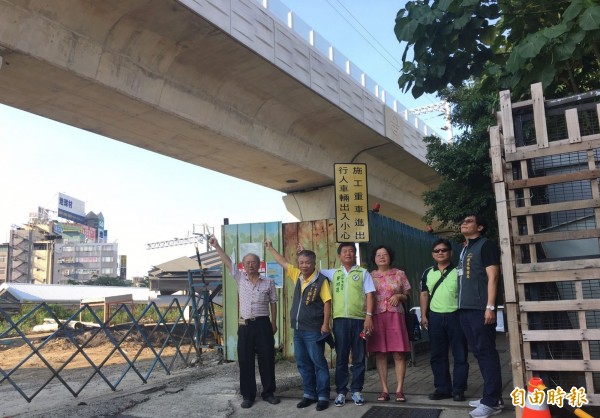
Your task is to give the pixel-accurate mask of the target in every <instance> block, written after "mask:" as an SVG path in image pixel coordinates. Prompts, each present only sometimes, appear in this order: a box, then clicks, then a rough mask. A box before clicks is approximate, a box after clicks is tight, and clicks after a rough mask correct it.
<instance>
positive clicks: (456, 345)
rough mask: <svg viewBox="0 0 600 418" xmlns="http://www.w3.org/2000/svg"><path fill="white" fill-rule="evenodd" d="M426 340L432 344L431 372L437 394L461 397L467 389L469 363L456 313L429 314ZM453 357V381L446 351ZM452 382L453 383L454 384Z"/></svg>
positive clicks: (431, 312)
mask: <svg viewBox="0 0 600 418" xmlns="http://www.w3.org/2000/svg"><path fill="white" fill-rule="evenodd" d="M428 319H429V330H428V331H429V340H430V342H431V361H430V362H431V371H432V372H433V385H434V386H435V391H436V392H437V393H444V394H456V393H462V392H464V391H465V389H466V388H467V379H468V377H469V363H468V362H467V354H468V350H467V339H466V338H465V334H464V333H463V330H462V328H461V326H460V321H459V319H458V312H451V313H437V312H433V311H429V318H428ZM449 348H450V349H452V356H453V357H454V369H453V374H454V379H452V377H451V376H450V362H449V361H448V349H449ZM453 380H454V382H453Z"/></svg>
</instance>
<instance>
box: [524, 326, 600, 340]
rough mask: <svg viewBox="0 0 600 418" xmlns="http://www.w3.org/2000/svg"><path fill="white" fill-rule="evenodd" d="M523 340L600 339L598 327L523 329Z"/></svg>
mask: <svg viewBox="0 0 600 418" xmlns="http://www.w3.org/2000/svg"><path fill="white" fill-rule="evenodd" d="M522 335H523V341H588V340H592V341H595V340H600V329H561V330H559V331H557V330H553V329H547V330H539V331H531V330H530V331H523V334H522Z"/></svg>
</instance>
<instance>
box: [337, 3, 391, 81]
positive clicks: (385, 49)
mask: <svg viewBox="0 0 600 418" xmlns="http://www.w3.org/2000/svg"><path fill="white" fill-rule="evenodd" d="M336 1H337V3H338V4H339V5H340V6H341V7H342V8H343V9H344V10H345V11H346V13H348V15H350V17H352V19H354V21H355V22H356V23H358V24H359V25H360V27H361V28H362V29H363V30H364V31H365V32H366V33H367V34H369V36H370V37H371V38H373V40H374V41H375V42H376V43H377V45H379V47H380V48H381V49H383V50H384V51H385V52H386V53H387V54H388V55H389V56H390V58H391V59H392V60H394V61H395V62H396V64H397V67H395V66H394V65H393V64H392V66H394V69H396V70H399V69H400V68H402V63H401V62H400V61H398V60H397V59H396V57H395V56H394V54H392V53H391V52H390V51H389V50H388V49H387V48H386V47H385V46H384V45H383V44H382V43H381V42H379V41H378V40H377V38H376V37H375V36H374V35H373V34H372V33H371V32H370V31H369V30H368V29H367V28H366V27H365V26H364V25H363V24H362V23H361V22H360V20H358V19H357V18H356V16H354V15H353V14H352V12H351V11H350V10H349V9H348V8H347V7H346V6H344V4H343V3H342V2H341V1H340V0H336ZM327 3H329V5H330V6H331V7H332V8H333V9H334V10H336V12H337V13H338V14H339V15H340V16H342V18H344V16H343V15H342V14H341V13H340V12H339V11H338V10H337V9H336V8H335V7H334V6H333V5H332V4H331V2H330V0H327ZM344 20H346V19H345V18H344ZM346 22H348V20H346ZM348 24H349V25H350V26H352V27H353V29H354V30H355V31H356V32H357V33H358V34H359V35H360V36H361V37H362V38H363V39H364V40H365V41H367V42H369V41H368V40H367V39H366V38H365V37H364V36H363V35H362V34H361V33H360V31H358V30H357V29H356V28H355V27H354V26H353V25H352V23H350V22H348ZM369 45H371V46H373V45H372V44H370V43H369ZM377 52H378V53H379V55H381V56H382V57H383V55H382V54H381V53H380V52H379V51H377ZM383 58H384V59H385V57H383ZM386 61H387V59H386ZM388 62H389V61H388ZM390 64H391V63H390Z"/></svg>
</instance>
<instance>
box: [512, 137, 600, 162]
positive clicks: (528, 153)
mask: <svg viewBox="0 0 600 418" xmlns="http://www.w3.org/2000/svg"><path fill="white" fill-rule="evenodd" d="M598 147H600V134H591V135H584V136H582V137H581V142H577V143H573V144H572V143H570V142H569V140H568V139H561V140H560V141H552V142H551V146H550V147H548V148H538V147H537V145H528V146H526V147H519V148H517V150H516V151H515V152H514V153H513V154H506V155H505V156H504V158H505V159H506V162H513V161H520V160H529V159H532V158H540V157H549V156H552V155H558V154H565V153H567V152H578V151H585V150H588V149H594V148H598Z"/></svg>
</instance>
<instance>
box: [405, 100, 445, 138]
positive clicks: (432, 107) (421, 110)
mask: <svg viewBox="0 0 600 418" xmlns="http://www.w3.org/2000/svg"><path fill="white" fill-rule="evenodd" d="M408 111H409V112H410V113H412V114H413V115H415V116H418V115H423V114H425V113H432V112H443V116H444V119H445V121H446V125H445V126H444V127H443V128H442V130H443V131H446V133H447V134H448V142H452V124H451V123H450V103H448V102H446V101H441V102H437V103H432V104H428V105H425V106H419V107H415V108H414V109H408Z"/></svg>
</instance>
